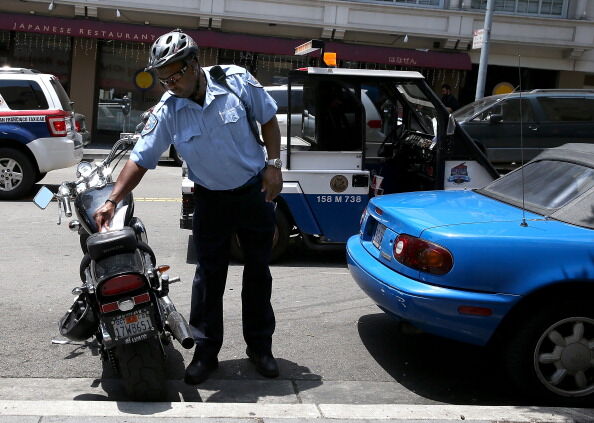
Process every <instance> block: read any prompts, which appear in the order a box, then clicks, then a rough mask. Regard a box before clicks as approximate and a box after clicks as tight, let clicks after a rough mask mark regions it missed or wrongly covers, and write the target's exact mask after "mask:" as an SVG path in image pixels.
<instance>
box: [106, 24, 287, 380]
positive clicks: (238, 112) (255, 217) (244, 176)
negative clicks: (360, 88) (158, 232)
mask: <svg viewBox="0 0 594 423" xmlns="http://www.w3.org/2000/svg"><path fill="white" fill-rule="evenodd" d="M148 69H154V70H155V72H156V74H157V77H158V78H159V81H160V82H161V84H162V85H163V86H164V87H165V88H166V89H167V92H166V93H165V94H163V96H162V97H161V100H160V102H159V103H158V104H157V105H156V106H155V107H154V108H153V110H152V112H151V114H150V116H149V118H148V120H147V122H146V124H145V126H144V129H143V130H142V132H141V136H140V139H139V140H138V142H137V143H136V146H135V147H134V150H133V151H132V153H131V155H130V160H128V162H127V163H126V165H125V166H124V168H123V169H122V172H121V173H120V175H119V177H118V179H117V181H116V183H115V185H114V188H113V191H112V193H111V195H110V197H109V199H108V200H107V201H106V203H105V204H104V205H103V206H102V207H100V208H99V209H98V210H97V211H96V212H95V219H96V222H97V225H98V227H100V228H102V227H105V226H107V225H108V224H109V221H110V220H111V218H112V217H113V215H114V210H115V208H116V204H117V203H118V202H119V201H120V200H121V199H122V198H124V196H125V195H126V194H127V193H129V192H130V191H131V190H132V189H133V188H134V187H136V185H137V184H138V183H139V182H140V180H141V179H142V177H143V175H144V174H145V173H146V171H147V169H154V168H155V167H156V165H157V162H158V160H159V157H160V156H161V153H163V152H164V151H165V150H166V149H167V148H169V146H170V145H171V143H172V142H173V144H174V145H175V149H176V150H177V151H178V152H179V153H180V154H181V155H182V157H183V158H184V160H185V161H186V163H187V165H188V173H189V177H190V179H191V180H192V181H194V182H195V184H196V185H195V187H196V190H195V200H196V209H195V212H194V221H193V237H194V242H195V244H196V251H197V257H198V265H197V267H196V274H195V277H194V282H193V286H192V305H191V311H190V322H189V323H190V327H191V330H192V335H193V337H194V339H195V340H196V350H195V351H194V357H193V359H192V361H191V363H190V364H189V365H188V367H187V369H186V374H185V381H186V383H188V384H198V383H200V382H202V381H204V380H206V379H207V378H208V376H209V375H210V373H211V372H212V371H213V370H215V369H216V368H217V367H218V359H217V356H218V353H219V351H220V349H221V346H222V343H223V293H224V291H225V282H226V279H227V269H228V266H229V248H230V240H231V236H232V234H233V233H236V234H237V235H238V237H239V242H240V244H241V247H242V249H243V254H244V258H245V265H244V269H243V287H242V292H241V298H242V319H243V336H244V339H245V342H246V344H247V350H246V353H247V355H248V357H249V358H250V360H251V361H252V362H253V363H254V364H255V366H256V369H257V370H258V372H259V373H260V374H262V375H263V376H266V377H276V376H278V373H279V370H278V364H277V362H276V360H275V358H274V357H273V355H272V334H273V332H274V328H275V318H274V312H273V309H272V305H271V303H270V296H271V289H272V277H271V275H270V269H269V267H268V262H269V259H270V254H271V250H272V238H273V235H274V225H275V221H274V203H273V202H272V200H273V199H274V198H275V197H276V196H277V195H278V194H279V193H280V191H281V189H282V173H281V169H280V168H281V165H282V163H280V130H279V127H278V122H277V120H276V117H275V114H276V109H277V107H276V103H275V102H274V100H273V99H272V97H270V96H269V95H268V94H267V93H266V91H265V90H264V89H263V88H262V86H261V85H260V84H259V83H258V81H256V80H255V79H254V77H253V76H251V75H250V74H249V72H248V71H246V70H245V69H243V68H240V67H238V66H223V67H222V70H223V71H224V72H225V74H224V75H223V78H224V79H225V80H226V82H227V85H226V86H225V84H220V83H216V82H215V81H214V79H213V77H212V76H211V75H210V73H209V69H208V68H202V67H201V66H200V64H199V62H198V45H197V44H196V43H195V42H194V40H193V39H192V38H191V37H190V36H188V35H187V34H185V33H183V32H182V31H181V30H175V31H172V32H169V33H167V34H164V35H162V36H161V37H159V38H158V39H157V40H156V41H155V42H154V43H153V45H152V47H151V51H150V58H149V63H148V66H147V70H148ZM231 91H233V92H231ZM239 97H241V99H240V98H239ZM250 115H251V116H252V117H253V119H255V120H257V121H258V122H260V124H261V132H262V139H263V144H264V147H265V148H263V147H262V145H260V144H259V143H258V141H257V139H256V134H255V133H254V131H253V130H252V129H251V128H250V122H249V119H250ZM265 150H266V151H265ZM266 157H268V161H266Z"/></svg>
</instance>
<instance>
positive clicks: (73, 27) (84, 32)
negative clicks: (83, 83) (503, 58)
mask: <svg viewBox="0 0 594 423" xmlns="http://www.w3.org/2000/svg"><path fill="white" fill-rule="evenodd" d="M172 29H173V28H162V27H157V26H149V25H135V24H124V23H114V22H103V21H98V20H89V19H67V18H54V17H48V16H36V15H21V14H10V13H2V14H0V30H5V31H19V32H33V33H37V34H50V35H51V34H55V35H66V36H70V37H84V38H98V39H105V40H119V41H131V42H141V43H152V42H153V41H155V40H156V39H157V38H158V37H159V36H161V35H162V34H164V33H166V32H168V31H171V30H172ZM185 31H186V32H187V34H188V35H190V36H191V37H193V38H194V39H195V40H196V41H197V42H198V44H199V45H200V46H202V47H213V48H223V49H229V50H239V51H250V52H254V53H262V54H270V55H287V56H292V55H293V54H294V53H295V47H297V46H299V45H300V44H303V43H305V41H306V40H293V39H288V38H280V37H264V36H258V35H249V34H237V33H226V32H220V31H209V30H185ZM304 48H305V47H304ZM325 50H326V51H328V52H333V53H336V54H337V57H338V58H339V59H340V60H350V61H359V62H373V63H383V64H387V65H394V66H404V67H418V68H441V69H463V70H469V69H471V68H472V63H471V61H470V57H469V56H468V54H466V53H461V52H455V53H454V52H452V53H449V52H440V51H420V50H415V49H404V48H391V47H380V46H369V45H361V44H347V43H342V42H336V41H329V42H327V43H326V48H325Z"/></svg>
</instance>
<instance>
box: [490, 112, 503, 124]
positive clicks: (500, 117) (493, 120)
mask: <svg viewBox="0 0 594 423" xmlns="http://www.w3.org/2000/svg"><path fill="white" fill-rule="evenodd" d="M502 120H503V115H499V114H496V115H490V116H489V124H491V125H495V124H496V123H500V122H501V121H502Z"/></svg>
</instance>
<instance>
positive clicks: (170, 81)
mask: <svg viewBox="0 0 594 423" xmlns="http://www.w3.org/2000/svg"><path fill="white" fill-rule="evenodd" d="M187 70H188V65H187V64H186V65H185V66H184V67H183V68H181V69H180V70H178V71H177V72H175V73H173V74H171V75H169V76H168V77H167V78H165V79H161V78H159V82H160V83H161V85H163V86H164V87H170V86H172V85H174V84H175V83H176V82H178V81H179V80H180V79H182V77H183V76H184V73H186V72H187Z"/></svg>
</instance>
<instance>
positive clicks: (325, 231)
mask: <svg viewBox="0 0 594 423" xmlns="http://www.w3.org/2000/svg"><path fill="white" fill-rule="evenodd" d="M294 87H299V88H298V89H299V91H302V92H303V96H302V98H303V103H302V104H296V102H295V100H294V99H295V98H297V96H291V92H292V89H293V90H294ZM287 89H288V96H289V109H288V111H287V137H286V138H284V137H283V145H282V152H281V159H282V161H283V163H284V168H283V180H284V185H283V190H282V192H281V194H280V195H279V196H278V197H277V199H276V203H277V207H276V213H277V231H276V234H275V239H274V247H273V254H272V258H273V260H277V259H278V258H280V257H281V256H282V254H283V253H284V252H285V250H286V248H287V245H288V243H289V239H290V237H292V236H300V237H301V238H302V239H303V241H304V242H305V244H306V245H307V246H309V247H311V248H324V247H328V246H336V245H340V244H342V243H345V242H346V241H347V239H348V238H349V237H350V236H351V235H353V234H355V233H356V232H357V231H358V228H359V220H360V217H361V213H362V212H363V210H364V209H365V206H366V205H367V202H368V201H369V199H370V198H371V197H372V196H374V195H379V194H388V193H396V192H405V191H424V190H436V189H471V188H478V187H482V186H484V185H485V184H486V183H488V182H490V181H491V180H493V179H494V178H496V177H497V176H498V174H497V172H496V170H495V169H494V168H493V166H492V165H491V164H490V163H489V161H488V160H487V158H486V157H485V155H484V154H483V152H482V151H481V149H480V148H479V147H477V145H476V144H475V143H474V142H473V141H472V140H471V139H470V137H469V136H468V135H467V134H466V133H465V132H464V131H463V130H462V129H461V128H460V127H459V126H458V125H457V124H456V122H455V121H454V119H453V118H452V117H451V115H450V114H449V113H448V111H447V110H446V108H445V106H444V105H443V104H442V103H441V101H440V99H439V98H438V97H437V95H436V94H435V92H434V91H433V90H432V89H431V88H430V87H429V85H428V84H427V83H426V81H425V79H424V78H423V75H421V74H420V73H418V72H409V71H381V70H364V69H340V68H313V67H310V68H304V69H300V70H296V71H293V72H292V73H291V74H290V76H289V84H288V88H287ZM295 91H296V90H295ZM299 94H301V93H299ZM299 97H300V98H301V95H300V96H299ZM297 108H299V109H302V110H303V111H302V113H301V125H300V128H301V130H300V131H299V133H292V132H295V131H294V128H295V127H299V125H295V123H294V122H293V123H292V122H291V117H292V116H293V118H294V116H295V114H294V112H293V110H294V109H297ZM182 196H183V199H182V200H183V201H182V215H181V219H180V226H181V227H182V228H186V229H190V228H191V227H192V214H193V212H194V202H193V183H192V182H191V181H189V180H188V179H187V178H185V177H184V180H183V182H182ZM419 213H422V210H419ZM236 238H237V237H234V240H233V241H232V246H231V251H232V254H233V255H234V256H235V257H236V258H240V251H241V250H240V248H239V245H238V244H237V242H238V241H237V239H236Z"/></svg>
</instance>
